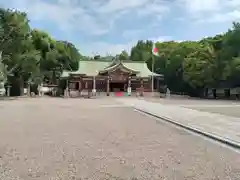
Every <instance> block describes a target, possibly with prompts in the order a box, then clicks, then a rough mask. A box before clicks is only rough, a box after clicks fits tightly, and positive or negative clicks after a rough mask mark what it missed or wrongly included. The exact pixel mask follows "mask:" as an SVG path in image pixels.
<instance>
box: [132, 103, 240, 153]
mask: <svg viewBox="0 0 240 180" xmlns="http://www.w3.org/2000/svg"><path fill="white" fill-rule="evenodd" d="M133 108H134V109H135V110H137V111H140V112H142V113H145V114H148V115H150V116H153V117H156V118H158V119H161V120H163V121H165V122H168V123H170V124H173V125H176V126H178V127H181V128H183V129H186V130H188V131H191V132H193V133H196V134H199V135H202V136H205V137H207V138H210V139H212V140H215V141H218V142H220V143H223V144H225V145H228V146H231V147H233V148H235V149H238V150H239V149H240V143H238V142H235V141H232V140H230V139H227V138H223V137H220V136H217V135H214V134H211V133H208V132H204V131H202V130H199V129H197V128H194V127H191V126H188V125H184V124H182V123H179V122H177V121H174V120H173V119H170V118H167V117H164V116H159V115H156V114H153V113H150V112H148V111H145V110H142V109H139V108H135V107H133Z"/></svg>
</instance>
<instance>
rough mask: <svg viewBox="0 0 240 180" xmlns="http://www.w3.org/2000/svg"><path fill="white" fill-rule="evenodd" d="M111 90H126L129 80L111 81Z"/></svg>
mask: <svg viewBox="0 0 240 180" xmlns="http://www.w3.org/2000/svg"><path fill="white" fill-rule="evenodd" d="M109 85H110V92H126V91H127V82H125V81H113V82H110V84H109Z"/></svg>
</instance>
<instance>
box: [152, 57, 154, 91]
mask: <svg viewBox="0 0 240 180" xmlns="http://www.w3.org/2000/svg"><path fill="white" fill-rule="evenodd" d="M153 74H154V55H153V54H152V93H153V91H154V79H153Z"/></svg>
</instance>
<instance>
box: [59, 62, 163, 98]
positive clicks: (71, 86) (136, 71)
mask: <svg viewBox="0 0 240 180" xmlns="http://www.w3.org/2000/svg"><path fill="white" fill-rule="evenodd" d="M152 76H153V78H154V81H153V82H154V86H153V88H152ZM61 80H64V81H65V82H66V83H65V84H66V86H65V87H66V89H68V90H75V91H79V92H81V91H83V90H88V91H89V92H90V91H91V92H93V93H96V92H106V95H110V93H111V92H128V93H129V92H131V93H132V92H151V91H152V90H154V91H157V90H158V89H159V87H160V84H161V82H162V81H163V75H161V74H156V73H152V72H151V71H150V70H149V68H148V67H147V64H146V62H141V61H140V62H139V61H130V60H119V59H113V60H112V61H108V60H81V61H79V66H78V70H77V71H73V72H70V71H64V72H63V73H62V75H61Z"/></svg>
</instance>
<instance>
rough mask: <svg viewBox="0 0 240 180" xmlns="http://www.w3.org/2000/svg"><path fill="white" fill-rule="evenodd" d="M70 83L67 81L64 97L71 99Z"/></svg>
mask: <svg viewBox="0 0 240 180" xmlns="http://www.w3.org/2000/svg"><path fill="white" fill-rule="evenodd" d="M68 83H69V81H68V80H66V89H65V93H64V97H69V95H70V93H69V84H68Z"/></svg>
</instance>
